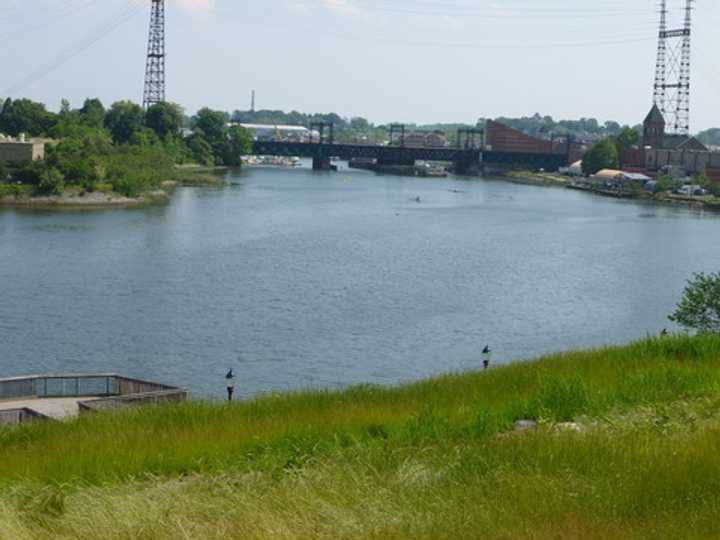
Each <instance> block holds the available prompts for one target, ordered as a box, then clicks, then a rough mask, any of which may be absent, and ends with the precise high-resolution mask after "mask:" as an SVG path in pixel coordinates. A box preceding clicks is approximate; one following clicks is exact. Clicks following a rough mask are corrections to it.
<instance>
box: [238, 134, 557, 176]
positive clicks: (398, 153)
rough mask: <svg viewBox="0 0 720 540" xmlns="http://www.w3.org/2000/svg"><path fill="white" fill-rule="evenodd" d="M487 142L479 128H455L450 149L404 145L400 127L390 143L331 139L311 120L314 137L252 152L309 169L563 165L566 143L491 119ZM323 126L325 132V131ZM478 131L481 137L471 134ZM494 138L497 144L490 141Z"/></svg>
mask: <svg viewBox="0 0 720 540" xmlns="http://www.w3.org/2000/svg"><path fill="white" fill-rule="evenodd" d="M491 128H492V129H490V130H489V132H488V140H487V141H484V142H483V141H482V138H483V135H484V132H483V130H480V129H477V128H470V129H461V130H458V144H457V145H456V146H455V147H448V146H445V147H416V146H406V145H405V144H404V141H403V139H404V132H405V130H404V126H397V125H393V126H391V133H392V134H393V135H394V133H395V132H396V131H399V132H400V133H401V135H400V138H399V140H398V138H397V137H392V138H391V143H390V144H389V145H372V144H345V143H336V142H335V138H334V126H333V125H332V124H321V123H317V124H311V126H310V129H311V130H315V132H316V133H318V134H319V137H318V140H314V141H310V142H298V141H280V140H276V141H265V140H257V141H254V142H253V148H252V153H253V154H254V155H266V156H286V157H293V156H297V157H304V158H312V160H313V169H315V170H330V168H331V164H330V162H331V159H332V158H338V159H341V160H351V159H357V158H363V159H374V160H376V161H377V163H378V164H380V165H409V166H412V165H414V164H415V162H416V161H439V162H448V163H452V164H453V170H454V172H455V173H457V174H464V175H469V174H478V173H479V172H480V171H481V170H482V168H483V167H484V166H493V167H497V168H513V167H523V168H531V169H545V170H557V169H558V168H559V167H562V166H564V165H567V163H568V160H569V147H570V144H571V143H570V141H568V142H567V143H566V144H564V145H563V146H562V147H561V148H559V149H558V148H556V147H553V145H552V143H551V142H550V141H545V140H542V139H536V138H533V137H530V136H527V135H525V134H522V133H520V132H519V131H517V130H514V129H512V128H508V127H506V126H502V125H501V124H497V123H492V126H491ZM326 129H327V132H326ZM476 135H480V137H479V138H480V139H481V140H480V141H477V140H476V138H475V136H476ZM495 142H497V144H492V143H495Z"/></svg>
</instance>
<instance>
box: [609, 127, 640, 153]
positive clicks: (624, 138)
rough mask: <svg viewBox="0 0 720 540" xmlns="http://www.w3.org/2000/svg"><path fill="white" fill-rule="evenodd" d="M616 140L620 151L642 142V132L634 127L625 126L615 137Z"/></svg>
mask: <svg viewBox="0 0 720 540" xmlns="http://www.w3.org/2000/svg"><path fill="white" fill-rule="evenodd" d="M615 142H616V144H617V147H618V151H620V150H626V149H628V148H632V147H633V146H637V145H638V144H640V134H639V133H638V132H637V131H635V130H634V129H633V128H630V127H624V128H622V130H621V131H620V133H618V135H617V137H615Z"/></svg>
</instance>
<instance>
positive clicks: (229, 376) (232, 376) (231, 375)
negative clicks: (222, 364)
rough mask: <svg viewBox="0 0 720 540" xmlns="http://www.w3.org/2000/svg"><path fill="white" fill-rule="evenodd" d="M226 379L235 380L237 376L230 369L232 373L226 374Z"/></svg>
mask: <svg viewBox="0 0 720 540" xmlns="http://www.w3.org/2000/svg"><path fill="white" fill-rule="evenodd" d="M225 378H226V379H234V378H235V374H234V373H233V370H232V369H230V371H228V372H227V373H226V374H225Z"/></svg>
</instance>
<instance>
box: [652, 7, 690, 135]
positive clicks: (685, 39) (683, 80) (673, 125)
mask: <svg viewBox="0 0 720 540" xmlns="http://www.w3.org/2000/svg"><path fill="white" fill-rule="evenodd" d="M694 1H695V0H685V10H684V11H685V23H684V25H683V27H682V28H680V29H677V30H668V22H667V21H668V8H667V0H661V2H660V33H659V35H658V52H657V62H656V69H655V86H654V92H653V101H654V103H655V105H657V106H658V108H659V109H660V111H662V113H663V116H664V118H665V124H666V130H667V132H668V133H675V134H679V135H688V134H689V133H690V45H691V35H692V9H693V7H692V6H693V2H694Z"/></svg>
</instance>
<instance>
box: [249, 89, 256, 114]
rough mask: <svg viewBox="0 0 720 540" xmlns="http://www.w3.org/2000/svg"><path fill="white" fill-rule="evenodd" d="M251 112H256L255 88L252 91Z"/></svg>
mask: <svg viewBox="0 0 720 540" xmlns="http://www.w3.org/2000/svg"><path fill="white" fill-rule="evenodd" d="M250 112H255V90H253V91H252V97H251V98H250Z"/></svg>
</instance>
